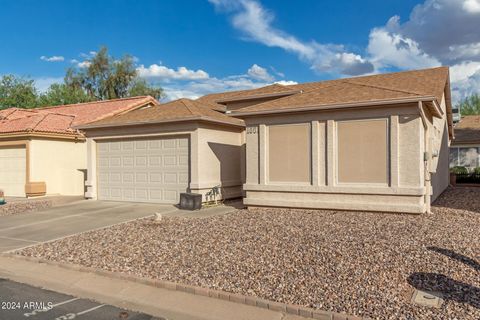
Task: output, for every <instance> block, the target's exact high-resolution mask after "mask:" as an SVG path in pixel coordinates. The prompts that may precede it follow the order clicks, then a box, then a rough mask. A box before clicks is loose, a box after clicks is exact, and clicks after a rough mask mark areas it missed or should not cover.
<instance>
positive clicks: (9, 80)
mask: <svg viewBox="0 0 480 320" xmlns="http://www.w3.org/2000/svg"><path fill="white" fill-rule="evenodd" d="M37 94H38V93H37V89H35V83H34V81H33V80H29V79H25V78H20V77H16V76H14V75H12V74H9V75H4V76H3V77H2V78H1V79H0V109H5V108H10V107H17V108H35V107H36V106H37Z"/></svg>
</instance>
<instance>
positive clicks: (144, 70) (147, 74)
mask: <svg viewBox="0 0 480 320" xmlns="http://www.w3.org/2000/svg"><path fill="white" fill-rule="evenodd" d="M137 71H138V74H139V76H140V77H143V78H150V79H162V80H199V79H208V78H209V75H208V73H206V72H205V71H203V70H200V69H199V70H189V69H187V68H186V67H178V68H177V70H174V69H171V68H168V67H165V66H162V65H158V64H152V65H150V66H148V67H145V66H144V65H143V64H142V65H140V66H139V67H138V68H137Z"/></svg>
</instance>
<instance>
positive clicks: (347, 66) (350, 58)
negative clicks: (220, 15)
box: [209, 0, 373, 75]
mask: <svg viewBox="0 0 480 320" xmlns="http://www.w3.org/2000/svg"><path fill="white" fill-rule="evenodd" d="M209 1H210V3H212V4H213V5H214V6H215V8H216V9H217V10H220V11H226V12H229V13H231V14H232V17H231V22H232V25H233V26H234V27H235V28H236V29H238V30H239V31H241V32H242V33H243V34H244V35H245V36H246V37H247V39H248V40H251V41H255V42H259V43H262V44H264V45H266V46H269V47H278V48H282V49H284V50H286V51H288V52H291V53H294V54H296V55H297V56H298V57H299V58H300V59H301V60H303V61H306V62H308V63H310V65H311V67H312V69H314V70H316V71H319V72H333V73H339V74H344V75H359V74H365V73H369V72H372V71H373V65H372V64H371V63H370V62H369V61H367V60H365V59H363V58H362V57H361V56H359V55H357V54H353V53H350V52H348V51H347V50H346V49H345V47H344V46H343V45H333V44H321V43H317V42H315V41H310V42H305V41H301V40H299V39H297V38H296V37H294V36H292V35H290V34H288V33H287V32H284V31H283V30H280V29H277V28H275V27H274V26H273V20H274V15H273V13H272V12H270V11H268V10H266V9H265V8H264V7H263V6H262V5H261V4H260V3H259V2H258V1H256V0H237V1H235V0H209Z"/></svg>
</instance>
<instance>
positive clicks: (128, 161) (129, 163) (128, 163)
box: [122, 156, 135, 168]
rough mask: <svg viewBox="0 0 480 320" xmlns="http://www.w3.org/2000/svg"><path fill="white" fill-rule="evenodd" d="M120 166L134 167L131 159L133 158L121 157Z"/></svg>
mask: <svg viewBox="0 0 480 320" xmlns="http://www.w3.org/2000/svg"><path fill="white" fill-rule="evenodd" d="M122 164H123V167H124V168H125V167H130V168H133V167H134V165H135V159H134V158H133V156H123V157H122Z"/></svg>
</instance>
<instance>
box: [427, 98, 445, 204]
mask: <svg viewBox="0 0 480 320" xmlns="http://www.w3.org/2000/svg"><path fill="white" fill-rule="evenodd" d="M440 108H441V109H442V111H443V113H444V114H443V117H442V118H441V119H439V118H433V131H432V133H431V138H432V140H433V146H432V149H433V150H432V152H434V153H435V152H436V153H437V154H438V157H434V158H432V166H431V171H432V175H431V179H432V182H431V183H432V199H431V201H434V200H435V199H436V198H437V197H438V196H439V195H440V194H442V192H443V191H444V190H445V189H446V188H447V187H448V184H449V173H448V164H449V161H448V157H449V151H448V147H449V138H448V124H447V121H446V117H447V110H446V105H445V95H443V97H442V101H441V103H440Z"/></svg>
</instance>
